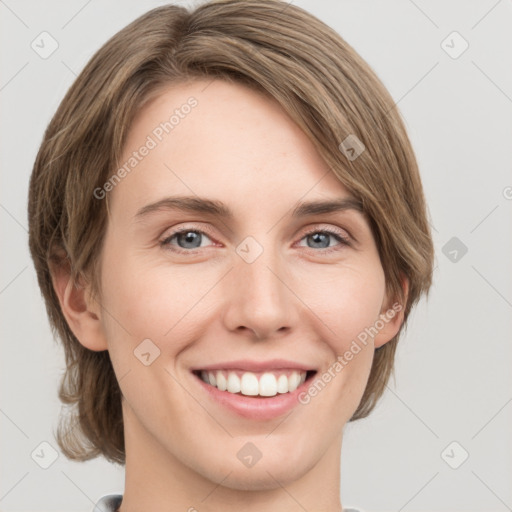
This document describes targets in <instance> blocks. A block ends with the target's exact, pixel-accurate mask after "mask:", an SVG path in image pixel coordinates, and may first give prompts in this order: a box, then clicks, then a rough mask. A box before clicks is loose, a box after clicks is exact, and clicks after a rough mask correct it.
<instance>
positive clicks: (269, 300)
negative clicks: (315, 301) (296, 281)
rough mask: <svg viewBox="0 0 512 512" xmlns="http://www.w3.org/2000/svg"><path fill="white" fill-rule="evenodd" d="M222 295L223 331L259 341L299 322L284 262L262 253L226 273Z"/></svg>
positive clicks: (276, 334)
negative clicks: (244, 334) (223, 305)
mask: <svg viewBox="0 0 512 512" xmlns="http://www.w3.org/2000/svg"><path fill="white" fill-rule="evenodd" d="M223 292H224V293H225V295H224V298H225V301H226V302H225V308H226V309H225V314H224V323H225V327H226V328H227V329H228V330H229V331H232V332H235V331H238V332H246V333H248V335H249V336H250V337H252V338H255V339H258V340H262V339H268V338H272V337H276V336H280V335H283V334H285V333H287V332H289V331H290V330H292V329H293V328H294V326H295V325H296V323H297V319H298V318H299V314H300V313H299V305H300V301H298V299H297V296H296V295H295V294H294V291H293V283H292V276H291V275H290V271H289V269H288V270H286V265H285V262H284V261H282V260H281V259H280V258H279V256H278V255H274V254H271V251H270V250H268V249H266V250H264V251H263V253H262V254H261V255H260V256H259V257H258V258H257V259H256V261H253V262H252V263H248V262H246V261H244V260H243V259H241V258H238V260H237V261H236V262H235V268H234V269H233V270H232V271H231V272H230V273H229V276H228V282H227V283H226V288H225V289H224V290H223Z"/></svg>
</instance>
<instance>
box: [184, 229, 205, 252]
mask: <svg viewBox="0 0 512 512" xmlns="http://www.w3.org/2000/svg"><path fill="white" fill-rule="evenodd" d="M180 240H182V241H183V240H184V243H185V244H192V245H189V246H187V247H185V248H186V249H190V248H192V249H195V248H196V247H200V246H201V236H200V234H199V233H194V232H193V231H189V232H188V233H180ZM180 245H181V244H180Z"/></svg>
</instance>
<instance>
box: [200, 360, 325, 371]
mask: <svg viewBox="0 0 512 512" xmlns="http://www.w3.org/2000/svg"><path fill="white" fill-rule="evenodd" d="M285 369H292V370H301V371H315V368H312V367H311V366H310V365H307V364H302V363H297V362H295V361H288V360H286V359H271V360H269V361H249V360H247V359H243V360H242V359H239V360H236V361H225V362H223V363H216V364H209V365H206V366H197V367H194V368H191V370H192V371H198V370H205V371H211V370H245V371H248V372H262V371H265V370H285Z"/></svg>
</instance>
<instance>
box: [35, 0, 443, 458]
mask: <svg viewBox="0 0 512 512" xmlns="http://www.w3.org/2000/svg"><path fill="white" fill-rule="evenodd" d="M198 78H203V79H204V78H206V79H213V78H221V79H225V80H231V81H235V82H241V83H244V84H247V85H249V86H251V87H256V88H257V89H258V90H261V91H263V92H265V93H266V94H268V95H269V96H270V97H273V98H275V99H276V100H277V101H278V102H279V103H280V104H281V105H282V107H283V108H284V109H285V110H286V112H287V113H288V114H289V116H290V117H291V118H292V119H293V120H294V121H295V122H296V123H297V124H298V126H299V127H300V128H301V129H302V130H303V131H304V132H305V133H306V135H307V136H308V137H309V138H310V140H311V141H312V143H313V144H314V145H315V147H316V148H317V150H318V152H319V153H320V155H321V156H322V157H323V159H324V160H325V161H326V163H327V164H328V165H329V166H330V167H331V169H332V171H333V172H334V174H335V175H336V176H337V177H338V178H339V180H340V181H341V182H342V183H343V185H344V186H345V187H346V188H347V189H348V190H349V191H350V192H351V193H352V194H353V195H354V196H355V197H356V198H358V199H359V200H361V201H362V203H363V208H364V211H365V212H366V214H367V216H368V218H369V220H370V224H371V228H372V232H373V235H374V237H375V240H376V243H377V247H378V250H379V254H380V258H381V262H382V266H383V269H384V273H385V278H386V290H387V291H388V293H390V296H391V297H394V298H396V299H397V300H398V301H399V302H401V303H402V304H403V305H404V308H403V311H404V324H403V325H402V327H401V329H400V331H399V332H398V334H397V335H396V336H395V337H394V338H393V339H392V340H391V341H389V342H388V343H386V344H385V345H383V346H382V347H381V349H379V350H376V351H375V354H374V359H373V365H372V368H371V373H370V376H369V380H368V383H367V386H366V389H365V392H364V395H363V397H362V400H361V402H360V404H359V406H358V408H357V410H356V411H355V413H354V415H353V416H352V418H351V421H352V420H356V419H359V418H364V417H365V416H367V415H368V414H369V413H370V412H371V411H372V409H373V408H374V407H375V405H376V403H377V401H378V399H379V398H380V396H381V395H382V393H383V391H384V389H385V387H386V384H387V382H388V380H389V377H390V375H391V374H392V371H393V364H394V355H395V350H396V345H397V342H398V338H399V335H400V332H401V331H402V329H403V327H404V326H405V322H406V320H407V317H408V315H409V312H410V310H411V308H412V306H413V305H414V304H415V303H416V302H417V301H418V300H419V298H420V296H421V295H422V294H423V293H425V294H427V295H428V290H429V288H430V285H431V279H432V266H433V244H432V239H431V235H430V229H429V224H428V220H427V211H426V205H425V200H424V196H423V190H422V185H421V181H420V176H419V173H418V168H417V163H416V160H415V156H414V153H413V150H412V148H411V144H410V142H409V139H408V137H407V134H406V131H405V129H404V126H403V123H402V120H401V118H400V115H399V113H398V111H397V109H396V105H395V104H394V102H393V100H392V98H391V97H390V95H389V94H388V92H387V91H386V89H385V88H384V86H383V85H382V83H381V82H380V81H379V79H378V78H377V77H376V76H375V74H374V73H373V71H372V70H371V69H370V67H369V66H368V65H367V64H366V63H365V62H364V61H363V59H362V58H361V57H359V55H358V54H357V53H356V52H355V51H354V50H353V49H352V48H351V47H350V46H349V45H348V44H347V43H346V42H345V41H344V40H343V39H342V38H341V37H340V36H339V35H338V34H337V33H336V32H335V31H333V30H332V29H331V28H329V27H328V26H327V25H325V24H324V23H322V22H321V21H319V20H318V19H317V18H315V17H314V16H312V15H311V14H309V13H307V12H306V11H304V10H303V9H301V8H299V7H296V6H293V5H290V4H287V3H284V2H282V1H280V0H265V1H262V0H220V1H213V2H209V3H206V4H203V5H200V6H199V7H197V8H196V9H195V10H193V11H192V12H189V11H187V10H186V9H185V8H183V7H178V6H173V5H167V6H163V7H158V8H156V9H153V10H151V11H149V12H148V13H146V14H144V15H143V16H141V17H140V18H138V19H136V20H135V21H133V22H132V23H131V24H129V25H128V26H127V27H125V28H124V29H123V30H121V31H120V32H118V33H117V34H115V35H114V36H113V37H112V38H111V39H110V40H109V41H108V42H107V43H106V44H105V45H104V46H103V47H102V48H100V50H99V51H98V52H97V53H96V54H95V55H94V56H93V57H92V59H91V60H90V61H89V63H88V64H87V65H86V67H85V69H84V70H83V71H82V72H81V73H80V75H79V76H78V78H77V79H76V81H75V82H74V84H73V85H72V86H71V88H70V89H69V91H68V92H67V94H66V96H65V98H64V99H63V101H62V102H61V104H60V106H59V108H58V110H57V112H56V113H55V115H54V117H53V119H52V120H51V122H50V124H49V126H48V128H47V129H46V132H45V135H44V139H43V141H42V144H41V147H40V149H39V152H38V155H37V158H36V161H35V164H34V168H33V172H32V177H31V180H30V191H29V203H28V216H29V245H30V251H31V255H32V258H33V260H34V265H35V268H36V271H37V277H38V281H39V286H40V288H41V291H42V295H43V296H44V300H45V302H46V308H47V312H48V316H49V320H50V323H51V326H52V329H53V332H54V334H55V333H56V334H57V335H58V336H59V337H60V338H61V340H62V342H63V345H64V349H65V356H66V372H65V374H64V376H63V378H62V382H61V386H60V390H59V397H60V399H61V401H62V402H63V403H65V404H68V405H70V406H71V416H65V415H63V416H62V421H61V424H60V426H59V430H58V433H57V441H58V443H59V446H60V447H61V449H62V451H63V452H64V454H65V455H66V456H67V457H68V458H70V459H74V460H87V459H90V458H93V457H96V456H98V455H103V456H104V457H105V458H106V459H107V460H110V461H113V462H117V463H124V462H125V451H124V430H123V419H122V409H121V392H120V388H119V384H118V382H117V380H116V377H115V374H114V370H113V367H112V364H111V361H110V358H109V353H108V351H101V352H95V351H91V350H89V349H87V348H85V347H84V346H83V345H81V344H80V343H79V342H78V340H77V339H76V337H75V336H74V335H73V333H72V331H71V329H70V328H69V326H68V324H67V322H66V320H65V318H64V316H63V314H62V311H61V308H60V304H59V300H58V298H57V295H56V293H55V290H54V288H53V285H52V272H53V271H54V269H55V265H61V266H64V267H62V268H65V269H66V271H67V272H69V274H70V277H71V278H72V279H73V282H75V283H79V282H81V281H82V280H83V282H89V283H90V284H91V289H92V290H93V293H94V294H95V296H96V297H101V286H100V281H101V279H100V274H99V272H98V271H97V270H98V268H99V263H98V262H99V260H100V257H101V247H102V241H103V237H104V233H105V229H106V223H107V219H108V216H107V208H108V202H107V201H102V200H98V199H97V198H96V197H95V195H94V193H93V191H94V190H95V189H96V188H97V187H101V186H102V184H104V183H105V182H106V180H107V179H108V178H109V176H112V173H113V172H114V170H115V169H117V165H118V163H119V160H120V155H121V150H122V148H123V144H124V141H125V139H126V135H127V132H128V131H129V129H130V126H131V123H132V120H133V118H134V116H135V114H136V113H137V112H138V111H139V110H140V109H141V108H142V106H143V105H144V104H145V103H146V102H147V101H149V100H150V99H152V98H153V97H155V95H157V94H158V93H159V92H160V91H162V89H163V88H164V87H165V86H166V85H169V84H170V83H173V82H178V81H187V80H193V79H198ZM349 135H352V136H355V137H357V139H358V140H359V141H361V142H362V143H363V144H364V146H365V150H364V151H363V152H362V153H361V154H360V155H359V156H358V157H357V158H355V159H354V158H349V157H348V156H347V154H346V152H345V153H344V152H343V151H341V150H340V143H342V142H343V141H344V140H345V139H346V137H347V136H349ZM107 199H108V196H107ZM402 277H406V278H407V279H408V282H409V290H408V295H407V297H405V296H404V292H403V288H402V285H401V278H402ZM66 420H70V422H69V423H70V428H68V429H67V425H66Z"/></svg>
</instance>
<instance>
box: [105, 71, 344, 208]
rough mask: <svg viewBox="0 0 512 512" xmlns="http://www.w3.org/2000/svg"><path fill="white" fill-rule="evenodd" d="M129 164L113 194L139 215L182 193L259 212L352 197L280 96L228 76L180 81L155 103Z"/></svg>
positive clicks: (129, 150) (129, 146)
mask: <svg viewBox="0 0 512 512" xmlns="http://www.w3.org/2000/svg"><path fill="white" fill-rule="evenodd" d="M144 148H148V149H144ZM142 153H144V155H142ZM123 166H124V168H125V170H126V171H127V172H125V173H123V174H124V177H123V178H122V179H121V180H119V182H118V183H117V184H116V186H115V187H114V189H113V190H112V192H110V197H109V199H110V202H111V204H112V209H113V210H114V209H115V208H116V207H117V208H121V209H122V210H123V212H130V213H132V214H135V212H136V210H138V209H139V208H140V207H141V206H143V205H144V204H146V203H148V202H150V201H155V200H158V199H159V198H161V197H164V196H165V195H174V194H186V195H197V196H202V197H206V196H208V197H212V196H213V197H214V198H218V199H222V201H224V202H229V203H230V204H232V205H234V206H233V210H234V211H236V210H237V207H238V208H240V209H245V210H247V209H248V208H252V209H253V211H255V212H257V211H258V209H261V208H262V207H264V206H265V207H268V206H272V207H273V208H277V206H278V205H279V204H285V203H286V204H287V205H289V204H290V203H295V202H298V201H299V200H301V198H304V199H305V198H307V199H309V200H311V199H328V198H331V197H337V198H339V197H341V196H344V197H347V196H350V194H349V193H348V191H347V190H346V189H345V188H344V186H343V185H342V184H341V182H340V181H339V179H338V178H337V177H336V176H335V175H334V174H333V172H332V171H331V170H330V169H329V167H328V165H327V164H326V163H325V162H324V160H323V159H322V158H321V156H320V155H319V153H318V152H317V151H316V149H315V148H314V146H313V144H312V142H311V141H310V140H309V139H308V137H307V136H306V135H305V134H304V133H303V132H302V130H301V129H300V128H299V127H298V126H297V125H296V124H295V123H294V122H293V121H292V119H291V118H290V117H289V116H288V115H287V114H286V112H285V111H284V109H283V108H282V107H281V106H280V105H279V104H278V103H277V101H276V100H274V99H272V98H269V97H268V96H266V95H264V94H262V93H261V92H259V91H255V90H253V89H251V88H248V87H247V86H244V85H242V84H238V83H229V82H226V81H223V80H213V81H193V82H189V83H182V84H174V85H172V86H170V87H169V88H168V89H166V90H165V91H163V92H162V93H160V94H159V96H157V97H156V98H155V99H153V100H152V101H151V102H149V103H148V104H147V105H146V106H145V107H144V108H143V109H141V111H140V112H139V113H138V115H137V116H136V117H135V119H134V121H133V123H132V126H131V128H130V130H129V134H128V137H127V140H126V143H125V146H124V151H123V154H122V158H121V162H120V167H123ZM306 196H307V197H306Z"/></svg>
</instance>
